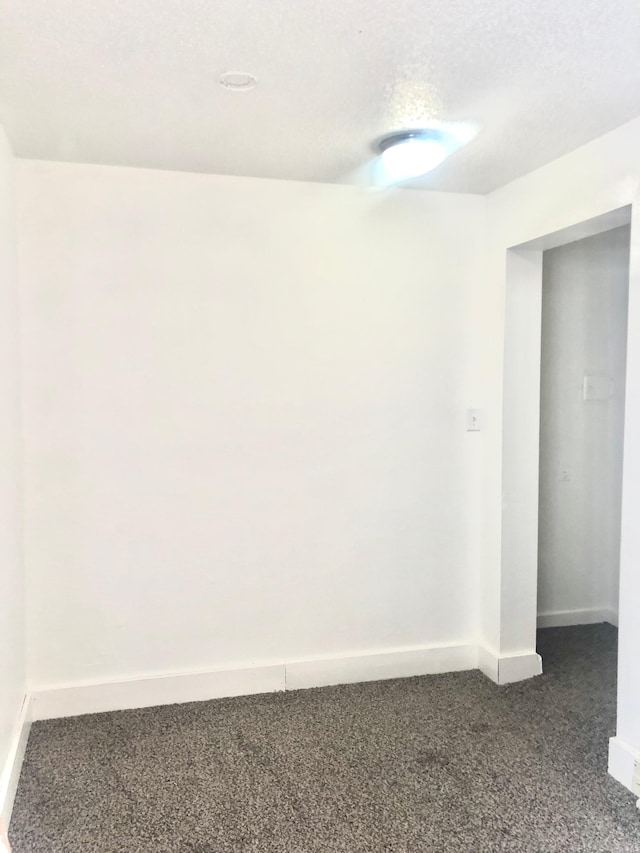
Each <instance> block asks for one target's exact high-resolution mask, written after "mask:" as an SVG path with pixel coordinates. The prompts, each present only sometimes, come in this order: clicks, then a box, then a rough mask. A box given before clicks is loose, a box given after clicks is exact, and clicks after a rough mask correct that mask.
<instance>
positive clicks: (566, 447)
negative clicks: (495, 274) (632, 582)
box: [538, 226, 630, 624]
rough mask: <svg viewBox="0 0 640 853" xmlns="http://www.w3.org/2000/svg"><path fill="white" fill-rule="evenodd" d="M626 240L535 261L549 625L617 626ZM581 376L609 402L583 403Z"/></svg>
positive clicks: (543, 571)
mask: <svg viewBox="0 0 640 853" xmlns="http://www.w3.org/2000/svg"><path fill="white" fill-rule="evenodd" d="M629 238H630V228H629V226H626V227H623V228H616V229H614V230H612V231H606V232H604V233H602V234H599V235H597V236H595V237H589V238H588V239H586V240H578V241H576V242H574V243H570V244H568V245H566V246H560V247H558V248H555V249H551V250H549V251H547V252H545V253H544V256H543V257H544V262H543V286H542V347H541V351H542V362H541V364H542V366H541V403H540V414H541V417H540V511H539V543H538V544H539V551H538V556H539V562H538V612H539V613H540V614H554V617H553V621H554V622H555V624H562V623H563V624H572V623H573V624H580V622H583V621H589V620H591V619H596V620H599V619H601V618H602V617H603V616H606V615H609V614H610V616H609V618H613V619H614V621H616V620H617V613H618V579H619V564H620V512H621V496H622V446H623V431H624V389H625V368H626V348H627V306H628V283H629ZM585 375H592V376H595V377H604V378H608V377H611V378H613V389H612V393H611V397H610V399H598V400H587V401H585V400H584V399H583V388H582V385H583V379H584V377H585ZM607 395H608V392H607ZM564 477H568V478H569V479H564ZM558 620H561V621H560V622H559V621H558Z"/></svg>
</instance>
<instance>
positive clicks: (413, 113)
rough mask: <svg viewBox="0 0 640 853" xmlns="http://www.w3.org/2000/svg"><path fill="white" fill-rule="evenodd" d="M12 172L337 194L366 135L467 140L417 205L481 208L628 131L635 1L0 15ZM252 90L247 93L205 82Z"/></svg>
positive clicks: (3, 110) (70, 5) (7, 5)
mask: <svg viewBox="0 0 640 853" xmlns="http://www.w3.org/2000/svg"><path fill="white" fill-rule="evenodd" d="M0 9H1V11H0V121H1V122H2V123H3V124H4V125H5V128H6V129H7V132H8V133H9V136H10V138H11V140H12V142H13V145H14V149H15V151H16V153H17V154H18V156H21V157H33V158H42V159H53V160H71V161H79V162H89V163H107V164H120V165H129V166H143V167H151V168H161V169H178V170H186V171H197V172H213V173H223V174H234V175H254V176H262V177H271V178H291V179H298V180H310V181H326V182H336V183H344V182H351V181H355V180H357V179H358V173H357V170H358V168H359V167H361V166H362V165H363V164H364V163H366V162H367V160H368V159H369V158H370V157H371V156H372V154H371V144H372V142H373V140H374V139H376V138H377V137H379V136H380V135H381V134H383V133H385V132H387V131H391V130H395V129H398V128H401V127H411V126H416V125H419V124H421V123H423V122H424V121H425V120H428V119H434V118H436V119H439V120H441V121H470V122H473V123H474V124H476V125H477V126H478V128H479V129H480V134H479V135H478V137H477V138H476V139H475V141H473V142H472V143H471V144H470V145H469V146H468V147H467V148H465V149H463V150H461V151H459V152H457V153H456V154H454V155H453V157H452V158H451V159H450V160H448V161H447V162H445V163H444V164H443V165H442V166H440V167H439V168H438V169H437V170H436V171H434V172H433V173H432V174H431V175H430V176H428V177H427V178H424V179H422V181H421V182H420V186H424V187H428V188H431V189H441V190H451V191H466V192H480V193H483V192H487V191H489V190H491V189H494V188H495V187H498V186H500V185H502V184H504V183H506V182H507V181H509V180H511V179H513V178H515V177H517V176H518V175H521V174H524V173H526V172H528V171H530V170H531V169H533V168H535V167H536V166H539V165H542V164H543V163H545V162H548V161H549V160H552V159H554V158H555V157H557V156H559V155H561V154H563V153H565V152H567V151H570V150H572V149H573V148H575V147H577V146H578V145H581V144H582V143H584V142H587V141H589V140H590V139H593V138H595V137H596V136H599V135H600V134H602V133H604V132H606V131H608V130H611V129H613V128H614V127H617V126H618V125H620V124H623V123H624V122H625V121H627V120H629V119H631V118H634V117H636V116H638V115H640V3H639V2H638V0H607V1H606V2H605V0H395V2H389V0H315V2H312V0H298V2H294V0H245V2H244V3H242V2H240V0H20V2H17V0H16V2H8V0H4V2H2V3H1V4H0ZM228 70H240V71H248V72H250V73H252V74H254V75H256V76H257V77H258V80H259V83H258V86H257V88H255V89H254V90H253V91H251V92H230V91H228V90H225V89H223V88H222V87H221V86H220V85H219V84H218V82H217V80H218V77H219V75H220V74H221V73H223V72H224V71H228Z"/></svg>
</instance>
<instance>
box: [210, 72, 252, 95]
mask: <svg viewBox="0 0 640 853" xmlns="http://www.w3.org/2000/svg"><path fill="white" fill-rule="evenodd" d="M218 82H219V83H220V85H221V86H222V88H223V89H230V90H232V91H233V92H249V91H250V90H251V89H254V88H255V87H256V86H257V85H258V81H257V79H256V78H255V77H254V76H253V74H247V73H246V71H225V73H224V74H221V75H220V77H219V79H218Z"/></svg>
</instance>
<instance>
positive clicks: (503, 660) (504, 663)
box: [478, 646, 542, 684]
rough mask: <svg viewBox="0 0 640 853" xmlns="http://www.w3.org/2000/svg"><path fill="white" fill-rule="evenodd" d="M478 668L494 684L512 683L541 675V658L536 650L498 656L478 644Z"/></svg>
mask: <svg viewBox="0 0 640 853" xmlns="http://www.w3.org/2000/svg"><path fill="white" fill-rule="evenodd" d="M478 668H479V669H480V671H481V672H484V674H485V675H486V676H487V677H488V678H490V679H491V680H492V681H494V682H495V683H496V684H512V683H513V682H514V681H525V680H526V679H527V678H533V677H534V676H536V675H542V658H541V657H540V655H539V654H537V653H536V652H526V653H525V654H520V655H503V656H498V655H496V654H495V653H494V652H492V651H490V650H489V649H487V648H485V647H484V646H479V647H478Z"/></svg>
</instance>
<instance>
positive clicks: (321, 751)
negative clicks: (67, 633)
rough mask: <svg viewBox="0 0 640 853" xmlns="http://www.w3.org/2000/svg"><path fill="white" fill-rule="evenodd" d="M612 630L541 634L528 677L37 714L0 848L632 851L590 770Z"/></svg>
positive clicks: (81, 851)
mask: <svg viewBox="0 0 640 853" xmlns="http://www.w3.org/2000/svg"><path fill="white" fill-rule="evenodd" d="M616 640H617V637H616V631H615V629H613V628H611V627H610V626H608V625H597V626H589V627H580V628H561V629H550V630H546V631H542V632H541V633H540V640H539V650H540V652H541V653H542V654H543V656H544V663H545V675H544V676H542V677H540V678H537V679H533V680H531V681H527V682H524V683H521V684H516V685H512V686H509V687H496V686H495V685H493V684H492V683H491V682H490V681H488V680H487V679H486V678H484V676H482V675H480V674H479V673H477V672H470V673H458V674H452V675H442V676H428V677H423V678H409V679H399V680H395V681H384V682H377V683H369V684H357V685H350V686H345V687H330V688H322V689H317V690H307V691H299V692H295V693H288V694H271V695H266V696H253V697H248V698H241V699H222V700H216V701H212V702H200V703H194V704H190V705H174V706H170V707H161V708H149V709H145V710H140V711H123V712H116V713H110V714H98V715H93V716H86V717H77V718H74V719H68V720H55V721H50V722H43V723H37V724H36V725H34V727H33V729H32V734H31V738H30V740H29V746H28V750H27V756H26V761H25V764H24V769H23V772H22V777H21V780H20V787H19V790H18V796H17V800H16V805H15V809H14V814H13V820H12V823H11V831H10V838H11V840H12V842H13V845H14V853H93V851H96V853H142V851H144V853H165V851H166V853H224V851H260V853H271V851H292V852H293V851H295V852H296V853H303V851H304V853H312V851H318V853H319V851H323V853H326V851H345V853H360V851H362V853H364V851H385V853H392V852H393V851H397V853H400V851H404V853H418V851H429V853H448V851H456V853H460V851H469V853H472V851H473V853H485V852H486V853H492V851H519V853H522V851H536V853H542V852H543V851H544V853H552V851H558V853H559V851H562V853H567V851H598V853H615V851H629V853H631V851H633V853H638V851H640V812H638V810H637V809H636V808H635V801H634V799H633V797H632V796H631V795H630V794H629V793H628V792H626V791H625V790H624V789H623V788H622V787H621V786H619V785H618V784H617V783H616V782H614V781H613V779H611V778H610V777H608V776H607V772H606V770H607V739H608V737H609V736H610V735H612V734H613V733H614V730H615V661H616Z"/></svg>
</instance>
